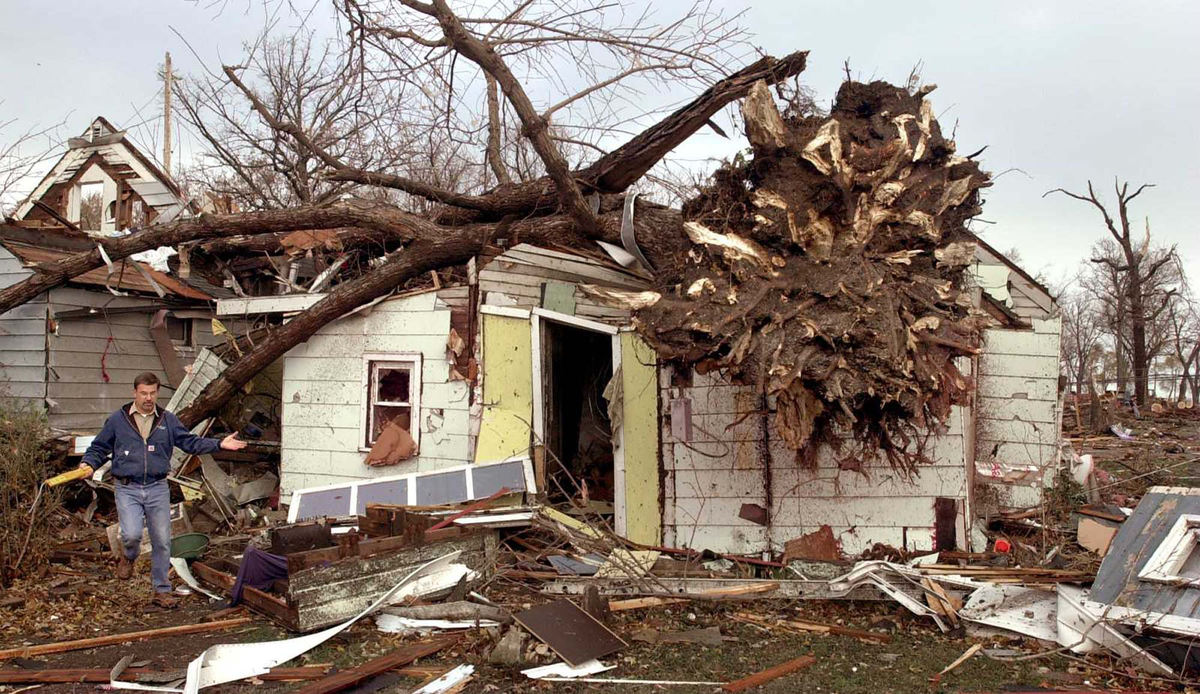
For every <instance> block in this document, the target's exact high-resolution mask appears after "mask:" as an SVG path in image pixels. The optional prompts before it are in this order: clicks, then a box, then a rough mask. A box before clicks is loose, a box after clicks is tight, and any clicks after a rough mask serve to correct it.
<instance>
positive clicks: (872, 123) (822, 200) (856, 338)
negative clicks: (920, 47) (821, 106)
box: [637, 82, 990, 473]
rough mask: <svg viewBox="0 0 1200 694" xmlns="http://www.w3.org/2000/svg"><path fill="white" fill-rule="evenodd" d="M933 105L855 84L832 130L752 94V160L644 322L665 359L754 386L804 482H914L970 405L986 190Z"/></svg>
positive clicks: (698, 229) (736, 167) (723, 172)
mask: <svg viewBox="0 0 1200 694" xmlns="http://www.w3.org/2000/svg"><path fill="white" fill-rule="evenodd" d="M929 91H931V88H926V89H922V90H918V91H915V92H910V91H908V90H906V89H903V88H900V87H895V86H892V85H890V84H886V83H883V82H873V83H870V84H862V83H858V82H847V83H845V84H844V85H843V86H842V87H841V89H840V90H839V92H838V94H837V98H836V100H835V103H834V106H833V108H832V111H831V113H830V115H829V116H828V117H823V116H822V117H816V116H811V117H803V118H789V119H786V120H785V119H784V118H783V117H782V116H780V114H779V111H778V110H777V108H776V106H775V101H774V99H773V98H772V97H771V94H770V92H769V91H768V90H767V87H766V85H765V84H762V83H760V84H758V85H756V86H755V88H754V89H753V90H752V91H751V93H750V95H749V96H748V97H747V98H746V101H745V103H744V105H743V108H742V111H743V115H744V117H745V121H746V131H747V135H748V137H749V138H750V141H751V144H752V146H753V153H754V156H753V157H751V158H749V160H744V159H742V158H739V159H737V160H735V161H734V162H732V163H729V164H727V165H726V166H724V167H722V168H721V169H720V170H718V171H717V172H716V173H715V174H714V175H713V177H712V180H711V182H710V183H709V184H708V185H707V187H706V188H704V189H703V190H702V191H701V193H700V195H699V196H697V197H696V198H695V199H693V200H691V201H690V202H689V203H688V204H686V205H685V206H684V209H683V212H684V219H685V224H684V226H685V231H686V233H687V236H688V238H689V239H690V241H691V244H692V245H691V248H690V249H689V250H688V251H687V254H688V260H687V262H684V263H680V264H678V265H676V266H675V267H673V268H671V270H670V272H669V273H668V274H663V275H660V277H659V278H658V279H659V281H658V282H657V284H658V285H659V286H658V289H659V290H660V292H661V293H662V294H663V298H662V299H661V300H660V301H658V302H657V303H655V304H654V305H653V306H650V307H648V308H645V309H643V310H641V311H639V312H638V314H637V321H638V324H639V328H640V332H641V333H642V335H643V336H644V337H645V338H646V339H647V340H648V341H649V342H650V343H651V344H652V345H653V346H654V347H655V349H656V350H657V351H658V353H659V354H660V355H661V356H663V357H664V358H666V359H668V360H673V361H676V362H678V363H682V364H685V365H690V366H694V367H695V368H696V369H697V370H698V371H700V372H708V371H712V370H720V371H723V372H725V373H727V374H728V375H729V376H730V377H731V378H733V379H734V380H735V381H738V382H741V383H748V384H754V385H756V386H758V387H759V388H760V389H761V391H762V393H763V394H764V395H765V396H767V397H768V402H773V404H774V408H773V409H774V423H775V429H776V431H777V433H778V434H779V435H780V436H781V437H782V438H783V439H784V440H785V441H786V442H787V444H788V445H789V447H790V448H792V449H794V450H795V451H796V452H797V460H798V461H800V462H801V463H802V464H805V465H807V466H812V465H815V464H816V460H817V457H816V456H817V453H818V451H819V449H820V447H821V446H830V447H831V448H832V449H833V450H834V452H835V455H836V456H837V459H838V461H839V464H840V465H841V466H842V467H844V468H852V469H861V465H862V464H863V462H864V461H865V460H868V459H871V458H874V457H878V456H883V457H884V458H885V459H886V460H887V461H888V462H889V463H890V464H891V466H892V467H894V468H896V469H899V470H901V471H904V472H908V473H911V472H912V471H913V470H914V469H915V467H916V465H918V464H920V463H921V462H924V461H926V460H927V458H926V456H925V453H924V448H925V442H926V440H927V438H928V436H929V435H930V434H931V433H932V432H934V431H936V430H937V429H938V428H939V426H941V425H943V424H944V423H945V421H946V418H947V417H948V415H949V414H950V408H951V406H952V405H955V404H961V403H965V402H967V401H968V399H969V395H970V392H971V390H972V383H971V380H970V379H969V378H968V377H967V376H966V375H965V374H963V373H962V372H960V370H959V369H958V368H957V367H956V365H955V363H954V361H955V359H956V358H958V357H962V356H967V355H971V354H974V353H976V351H977V346H978V344H979V338H980V328H981V326H982V321H981V314H979V312H978V311H977V310H975V309H973V308H972V300H971V295H970V292H969V291H968V290H967V289H966V288H965V279H966V274H967V273H966V270H967V268H968V266H969V264H970V263H971V261H972V260H973V258H974V248H975V246H974V236H973V235H972V234H971V233H970V232H969V231H968V230H967V228H966V223H967V221H968V220H969V219H970V218H971V217H974V216H975V215H977V214H978V213H979V212H980V210H981V204H980V198H979V190H980V189H981V188H983V187H986V186H987V185H990V184H989V179H988V174H986V173H985V172H983V171H982V170H981V169H980V168H979V165H978V164H977V163H976V162H975V161H972V160H969V159H966V158H963V157H961V156H958V155H956V154H955V146H954V142H953V141H951V140H948V139H946V137H945V136H944V135H943V134H942V131H941V128H940V127H939V125H938V122H937V120H936V119H935V118H934V117H933V110H932V106H931V104H930V102H929V101H928V100H927V99H926V96H927V94H928V92H929ZM851 443H852V445H850V446H847V444H851ZM848 448H849V449H852V450H848Z"/></svg>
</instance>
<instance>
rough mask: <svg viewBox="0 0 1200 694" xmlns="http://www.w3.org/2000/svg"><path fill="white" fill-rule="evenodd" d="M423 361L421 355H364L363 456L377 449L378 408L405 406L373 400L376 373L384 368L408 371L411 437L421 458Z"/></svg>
mask: <svg viewBox="0 0 1200 694" xmlns="http://www.w3.org/2000/svg"><path fill="white" fill-rule="evenodd" d="M421 361H422V354H421V353H420V352H371V353H366V354H363V357H362V363H363V369H362V394H361V407H360V408H359V410H360V411H359V422H358V428H359V430H358V436H359V438H358V440H359V447H358V450H359V451H360V452H362V453H366V452H369V451H370V450H371V447H372V446H373V445H374V441H372V440H371V431H372V430H373V429H374V424H375V422H374V416H375V407H374V406H375V405H377V404H380V405H389V404H390V405H392V406H404V403H399V402H393V401H383V402H379V403H376V402H374V401H373V400H372V397H373V395H374V385H375V380H376V379H375V378H373V372H374V371H376V370H378V369H379V368H380V367H382V368H397V367H408V369H409V377H408V395H409V402H408V404H407V407H408V409H409V413H410V414H409V434H410V435H411V436H412V437H413V444H414V446H415V450H416V452H415V453H414V455H419V454H420V451H421V366H422V364H421Z"/></svg>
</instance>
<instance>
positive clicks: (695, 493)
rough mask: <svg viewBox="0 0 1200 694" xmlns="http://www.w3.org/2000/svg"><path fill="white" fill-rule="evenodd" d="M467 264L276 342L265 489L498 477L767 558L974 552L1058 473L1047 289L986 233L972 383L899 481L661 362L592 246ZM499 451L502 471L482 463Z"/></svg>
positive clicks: (316, 510) (339, 495)
mask: <svg viewBox="0 0 1200 694" xmlns="http://www.w3.org/2000/svg"><path fill="white" fill-rule="evenodd" d="M473 266H474V267H476V268H478V269H477V271H476V272H473V273H472V274H471V279H470V281H469V282H468V283H467V284H466V285H465V286H455V287H446V288H441V289H430V290H427V291H420V292H416V293H411V294H408V295H403V296H396V297H393V298H389V299H387V300H385V301H382V302H379V303H377V304H375V305H373V306H371V307H369V308H368V309H366V310H362V311H358V312H355V313H354V314H352V315H349V316H345V317H343V318H341V319H339V320H336V321H334V322H332V323H330V324H328V325H326V326H325V327H323V328H322V329H320V330H319V331H318V332H317V333H316V334H314V335H312V336H311V337H310V338H309V339H308V340H307V342H305V343H304V344H302V345H300V346H298V347H295V348H293V349H292V350H290V351H289V352H288V353H287V355H286V356H285V357H284V360H283V389H282V393H281V396H282V400H283V405H282V424H283V428H282V456H281V477H282V480H281V485H282V493H283V495H284V496H285V497H287V496H289V495H290V496H291V498H292V500H293V517H295V518H303V517H306V516H312V515H326V514H328V515H346V514H350V513H355V512H357V513H361V512H362V509H363V508H365V505H366V504H367V503H369V502H382V503H399V504H416V505H427V504H434V503H446V502H450V501H461V500H466V499H472V498H483V497H486V496H488V495H489V494H491V493H492V492H494V491H496V490H497V489H499V488H501V487H502V486H506V487H508V488H509V489H510V490H518V489H528V490H533V489H535V488H536V489H537V490H539V491H541V492H544V493H546V494H547V496H548V497H549V498H550V499H551V500H554V499H557V500H559V501H564V500H565V498H566V497H571V498H572V499H573V500H574V502H575V503H576V504H577V505H578V504H580V503H582V502H583V500H584V499H585V498H586V504H587V508H588V509H589V510H591V511H598V512H601V513H605V514H608V513H611V516H612V524H613V527H614V529H615V530H616V531H617V533H618V534H621V535H623V536H625V537H628V538H630V539H631V540H634V541H635V542H641V543H645V544H651V545H654V544H662V543H665V544H667V545H670V546H677V547H694V548H709V549H713V550H715V551H722V552H736V553H759V552H767V551H774V552H782V551H784V550H785V549H786V548H788V547H789V541H791V540H795V539H796V538H799V537H801V536H804V535H807V534H810V533H813V532H814V531H817V537H820V536H822V535H824V534H826V533H827V534H829V536H830V537H831V538H832V544H833V546H834V547H835V548H836V549H835V551H841V552H845V553H850V554H856V553H859V552H861V551H862V550H864V549H867V548H869V547H871V546H872V545H873V544H875V543H883V544H887V545H891V546H895V547H905V548H907V549H910V550H929V549H954V548H958V549H969V548H974V549H981V548H982V546H981V545H980V544H979V543H980V540H978V539H974V540H973V537H972V532H973V530H974V529H975V521H976V520H977V519H979V518H981V517H982V515H983V514H985V513H987V512H989V511H991V512H994V511H996V510H998V509H999V507H1002V506H1005V507H1007V506H1014V505H1021V506H1024V505H1032V504H1035V503H1038V501H1039V500H1040V494H1041V489H1042V484H1043V482H1044V481H1048V478H1049V476H1050V475H1052V473H1053V471H1054V469H1055V464H1056V462H1057V460H1058V443H1059V442H1058V433H1057V432H1058V424H1057V421H1058V417H1059V407H1058V393H1057V388H1058V349H1059V347H1058V343H1059V319H1058V318H1057V316H1056V312H1055V306H1054V302H1053V299H1052V298H1051V296H1050V294H1049V293H1048V292H1047V291H1046V290H1045V288H1044V287H1042V286H1041V285H1040V284H1038V283H1037V282H1036V281H1034V280H1033V279H1032V278H1030V277H1029V276H1028V275H1027V274H1026V273H1025V272H1023V271H1022V270H1021V269H1020V268H1019V267H1017V266H1016V265H1014V264H1013V263H1011V262H1010V261H1008V260H1007V259H1006V258H1004V256H1002V255H1001V254H1000V253H998V252H996V251H995V250H994V249H991V248H990V247H988V246H987V245H986V244H984V243H982V242H980V243H979V245H978V247H977V250H976V257H975V262H974V265H973V276H974V277H975V278H976V280H975V284H976V285H977V288H976V290H975V291H974V296H975V297H976V301H977V302H978V306H979V307H980V309H981V310H982V311H984V312H986V313H987V315H988V316H989V318H988V320H989V321H990V324H991V327H989V328H988V329H987V330H986V331H985V338H984V346H983V349H982V351H981V353H980V354H979V355H978V356H977V357H976V358H974V359H971V360H970V364H969V365H967V366H966V367H964V371H966V372H967V373H971V374H975V377H976V382H977V388H978V394H977V397H976V399H975V402H974V403H973V404H972V405H970V406H956V407H955V409H954V414H953V416H952V418H951V420H950V425H949V427H948V428H947V429H946V430H945V431H941V432H938V433H937V435H936V436H935V437H934V439H933V441H932V443H931V451H932V454H931V455H930V458H931V463H930V464H929V465H927V466H924V467H921V468H920V469H919V470H918V472H917V473H916V474H914V475H912V476H911V478H907V477H905V476H903V475H900V474H899V473H897V472H896V471H894V470H892V469H891V468H889V467H888V466H886V465H883V464H878V463H875V462H873V461H863V464H862V466H861V469H860V470H851V469H845V468H846V466H845V465H841V466H839V464H838V462H837V461H835V460H834V459H833V457H832V456H830V457H827V458H826V457H822V459H821V460H820V461H819V465H818V466H817V468H816V469H813V470H805V469H802V468H801V467H800V466H798V465H797V464H796V463H795V462H793V458H794V453H792V452H789V451H787V450H786V448H785V447H784V446H782V445H780V444H781V441H780V439H779V437H778V434H777V432H776V431H775V430H774V427H775V425H774V423H773V420H770V419H767V418H765V417H764V416H763V415H764V411H763V410H762V407H761V405H760V400H759V395H758V392H757V389H755V388H754V387H752V386H747V385H741V384H737V383H734V382H732V381H731V380H730V379H728V378H726V377H723V376H721V375H719V374H717V373H708V374H701V373H698V372H697V371H696V370H695V369H686V370H685V369H681V368H679V367H677V366H674V365H669V364H666V363H661V362H660V361H659V360H658V359H657V358H656V356H655V353H654V351H653V350H652V349H651V348H650V347H649V346H648V345H647V344H646V343H645V342H644V341H643V340H642V338H641V337H639V336H638V334H637V333H636V332H634V330H633V328H632V327H631V319H632V312H631V310H630V309H629V308H628V307H624V308H621V307H614V305H613V304H614V302H613V301H611V297H612V296H614V295H619V294H621V293H623V292H624V293H626V295H629V294H628V293H636V292H641V291H644V290H645V289H646V288H647V286H648V285H647V282H646V280H645V279H644V277H642V276H641V275H640V274H639V273H638V272H635V271H631V270H629V269H626V268H624V267H621V266H620V265H618V264H617V263H616V262H613V261H612V260H611V259H610V258H608V257H606V256H602V255H601V254H599V253H597V255H596V256H585V255H581V254H576V253H564V252H562V251H558V250H550V249H546V248H541V247H537V246H533V245H528V244H523V245H519V246H516V247H514V248H511V249H509V250H507V251H504V252H502V253H499V254H498V255H496V256H495V257H492V258H490V259H489V258H485V257H479V258H477V259H476V260H475V262H474V263H473ZM320 298H321V295H320V294H313V295H291V296H287V297H255V298H246V299H227V300H223V301H221V302H219V304H218V312H219V313H220V314H221V316H222V319H226V318H234V317H237V318H245V319H252V318H254V317H255V316H256V315H260V314H262V313H288V312H294V311H299V310H302V309H304V308H306V307H307V306H309V305H312V304H313V303H315V302H316V301H317V300H319V299H320ZM769 406H770V405H769V404H768V407H769ZM388 423H393V424H398V425H399V426H400V427H401V428H403V430H404V431H405V441H404V448H405V450H404V452H403V453H404V455H403V459H401V460H399V461H397V462H395V464H392V465H383V466H377V465H373V464H368V462H367V459H368V458H369V457H385V456H386V455H387V451H382V452H380V451H377V452H376V453H375V454H372V453H371V450H372V448H373V447H374V446H375V445H376V443H377V442H378V441H379V439H380V436H381V435H382V434H383V432H384V431H385V429H386V427H387V425H388ZM388 445H389V446H393V445H394V444H392V443H389V444H388ZM501 461H510V462H509V463H507V465H508V468H507V469H502V468H501V467H494V466H493V465H488V464H495V463H500V462H501ZM372 462H375V461H372ZM502 465H503V464H502ZM493 470H494V472H493ZM563 470H565V471H566V472H567V473H569V474H564V473H563V472H562V471H563ZM531 473H532V479H527V478H528V477H530V474H531ZM484 477H487V478H488V479H486V480H484V479H483V478H484ZM584 489H586V493H585V492H583V490H584ZM301 490H304V491H303V492H302V493H300V494H297V492H301ZM824 526H828V528H827V529H825V528H824ZM802 544H803V543H802Z"/></svg>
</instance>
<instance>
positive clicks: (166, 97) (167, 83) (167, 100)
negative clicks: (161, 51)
mask: <svg viewBox="0 0 1200 694" xmlns="http://www.w3.org/2000/svg"><path fill="white" fill-rule="evenodd" d="M171 82H172V75H171V53H170V51H168V52H167V60H166V62H165V63H164V65H163V156H162V163H163V168H164V169H166V174H167V177H168V178H170V177H171Z"/></svg>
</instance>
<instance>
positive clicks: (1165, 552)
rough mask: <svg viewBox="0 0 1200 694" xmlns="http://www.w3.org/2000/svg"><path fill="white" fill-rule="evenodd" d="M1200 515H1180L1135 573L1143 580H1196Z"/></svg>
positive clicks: (1199, 572) (1199, 579) (1198, 578)
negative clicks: (1143, 564) (1139, 569)
mask: <svg viewBox="0 0 1200 694" xmlns="http://www.w3.org/2000/svg"><path fill="white" fill-rule="evenodd" d="M1198 547H1200V515H1184V516H1180V517H1179V518H1178V519H1177V520H1176V521H1175V525H1174V526H1172V527H1171V531H1170V532H1169V533H1167V536H1166V537H1164V538H1163V540H1162V542H1160V543H1159V544H1158V548H1157V549H1155V550H1154V554H1152V555H1150V560H1149V561H1147V562H1146V565H1145V566H1143V567H1142V570H1141V571H1139V572H1138V578H1140V579H1142V580H1143V581H1158V582H1162V583H1172V584H1176V585H1178V584H1187V583H1200V551H1197V548H1198Z"/></svg>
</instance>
